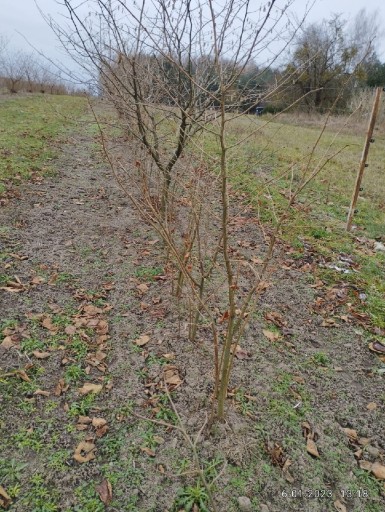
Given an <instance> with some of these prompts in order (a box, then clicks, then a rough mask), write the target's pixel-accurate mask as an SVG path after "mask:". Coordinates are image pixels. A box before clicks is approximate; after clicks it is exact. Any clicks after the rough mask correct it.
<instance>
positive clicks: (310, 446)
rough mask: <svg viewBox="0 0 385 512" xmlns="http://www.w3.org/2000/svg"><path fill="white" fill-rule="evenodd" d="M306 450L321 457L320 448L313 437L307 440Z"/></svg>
mask: <svg viewBox="0 0 385 512" xmlns="http://www.w3.org/2000/svg"><path fill="white" fill-rule="evenodd" d="M306 450H307V452H308V453H310V455H313V456H314V457H319V456H320V455H319V453H318V448H317V445H316V444H315V442H314V441H313V439H308V440H307V441H306Z"/></svg>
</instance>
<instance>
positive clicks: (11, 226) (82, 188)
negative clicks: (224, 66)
mask: <svg viewBox="0 0 385 512" xmlns="http://www.w3.org/2000/svg"><path fill="white" fill-rule="evenodd" d="M97 109H100V112H101V113H102V114H103V112H104V114H103V115H105V117H106V118H108V117H109V116H111V112H110V111H109V110H108V111H107V113H106V110H105V106H104V105H103V104H102V105H100V104H99V105H98V106H97ZM97 111H99V110H97ZM79 120H80V121H81V122H78V121H79ZM268 121H271V122H268ZM345 121H346V120H344V119H342V118H338V119H333V120H332V122H331V126H330V128H327V129H326V130H325V134H324V136H323V137H322V138H321V140H320V142H319V144H318V145H317V147H316V148H315V149H314V151H313V149H312V148H313V147H314V143H315V141H316V140H317V139H318V136H319V133H320V128H321V126H322V119H320V118H319V119H312V120H311V122H310V119H308V118H304V117H302V118H295V117H290V118H289V117H283V118H282V119H277V120H271V118H269V117H261V118H254V117H248V116H244V117H241V118H239V119H238V120H237V121H236V123H235V124H234V127H233V128H232V131H230V132H229V134H228V140H229V141H234V142H235V141H236V139H237V138H239V136H243V137H244V141H243V142H242V143H241V144H240V145H237V146H235V147H234V148H233V149H232V150H231V152H230V165H229V170H230V174H231V187H232V190H231V199H232V201H233V202H234V203H235V205H236V209H237V211H239V212H240V215H243V212H244V211H246V212H247V213H246V215H245V217H242V219H246V220H248V221H252V222H250V223H249V224H242V225H241V228H240V229H239V230H235V232H234V233H233V235H232V236H233V239H232V240H233V244H234V246H235V244H236V242H235V241H239V244H238V245H237V247H238V248H239V247H242V246H245V247H248V246H249V245H250V243H251V242H252V244H251V248H250V249H247V250H248V251H249V253H248V254H249V256H252V257H257V259H258V258H259V257H260V256H261V255H262V253H263V250H264V244H265V241H264V238H263V236H262V234H261V233H262V231H263V230H265V231H266V232H268V231H269V230H270V229H272V227H274V224H275V222H276V219H277V217H278V216H279V214H280V212H282V211H284V209H285V208H286V206H287V196H288V192H289V191H290V189H292V190H293V189H294V188H295V186H296V184H298V183H299V180H300V179H301V175H302V174H303V173H304V172H305V173H306V172H311V171H310V170H311V169H314V168H315V166H316V165H317V164H319V162H324V161H325V159H326V160H327V159H328V158H329V156H330V157H331V158H330V160H329V161H328V163H327V165H326V166H325V168H324V169H323V171H322V173H320V174H319V175H317V177H316V178H315V180H314V181H313V182H312V183H311V184H309V187H308V188H306V189H305V190H304V191H303V193H302V194H301V195H300V196H299V197H298V199H297V201H296V203H295V204H294V206H293V207H292V208H291V209H290V215H289V216H288V218H287V220H286V222H285V224H283V226H282V229H281V232H280V235H279V238H280V240H279V243H278V247H277V254H276V255H275V257H274V259H273V261H272V267H273V269H274V271H273V272H272V275H271V276H269V279H270V277H271V280H272V283H273V286H270V287H268V288H267V290H266V292H265V294H264V295H262V298H261V300H260V302H259V303H258V308H256V310H255V311H252V312H251V314H250V325H249V327H248V329H247V330H246V331H245V335H244V338H243V339H242V340H241V344H242V349H243V350H244V351H245V353H246V354H247V357H246V358H245V359H240V360H235V363H234V365H235V368H234V370H235V371H234V373H233V380H232V383H231V389H230V390H229V397H228V404H227V406H228V407H227V408H228V417H227V421H226V423H224V424H215V425H214V426H213V428H212V430H211V431H210V432H209V433H207V432H205V431H201V427H202V425H203V423H204V416H205V414H204V413H205V411H206V410H208V409H209V402H210V393H211V390H212V381H213V379H212V373H213V372H212V360H211V352H212V346H211V345H210V342H209V341H208V340H207V339H206V334H205V333H204V335H203V336H202V338H201V339H200V342H199V343H196V344H192V343H191V342H190V341H189V340H188V339H187V335H186V334H184V331H183V325H182V326H181V324H183V321H182V322H181V320H180V312H179V310H178V308H177V307H176V306H175V301H174V299H173V298H172V296H171V279H170V278H169V277H168V275H167V273H166V270H165V261H164V257H163V251H162V248H161V247H160V246H161V244H160V243H159V240H158V238H159V236H158V235H157V234H156V233H155V232H154V231H153V230H152V229H151V228H150V227H149V226H148V225H146V224H145V223H144V222H143V221H141V219H140V218H139V217H138V216H137V215H136V214H135V212H133V210H132V208H131V206H130V205H129V204H128V201H127V198H126V197H125V195H124V194H123V193H122V191H121V190H120V189H119V187H118V186H117V184H116V183H115V181H114V180H113V179H112V176H111V170H110V169H109V167H108V165H107V164H106V162H104V161H103V158H102V156H101V151H100V148H99V147H98V146H97V144H98V143H99V137H98V130H97V128H96V127H95V124H93V117H92V115H91V114H90V113H89V112H87V110H86V105H85V100H84V99H81V98H74V97H49V98H46V97H42V96H26V97H20V98H19V97H9V96H7V97H2V98H1V97H0V127H1V128H0V130H1V131H0V151H1V153H2V155H3V159H2V160H1V163H0V172H1V180H2V184H3V192H2V195H3V196H4V197H6V198H7V201H6V202H5V203H4V206H3V207H2V208H1V209H0V216H1V217H0V242H1V249H0V265H1V269H0V287H1V290H0V293H1V301H2V307H1V310H0V312H1V318H0V333H1V338H0V509H1V508H2V507H3V508H7V509H8V510H10V511H11V512H103V511H108V512H182V511H183V512H189V511H193V512H207V511H209V512H211V509H210V506H209V496H208V495H207V492H206V489H205V488H204V487H203V486H202V484H201V481H200V478H199V476H198V474H197V468H196V466H195V465H194V461H193V456H192V451H191V450H190V448H189V445H188V443H186V440H185V438H184V436H183V435H182V434H181V433H180V431H179V430H178V429H177V428H175V427H177V426H178V425H179V423H178V419H177V415H176V412H178V413H179V414H180V416H181V417H182V419H183V421H184V422H185V428H186V430H187V431H188V432H189V435H191V437H192V438H193V439H196V440H197V452H198V454H199V459H200V468H201V470H202V471H203V474H204V476H205V479H206V481H207V482H209V484H210V485H211V491H212V494H213V495H214V500H215V502H216V503H217V509H218V511H220V512H239V511H240V510H250V511H251V512H282V511H283V510H285V511H287V512H298V511H299V510H301V512H302V511H303V512H335V511H338V512H383V511H384V509H385V489H384V476H383V474H382V476H381V473H380V471H379V472H378V473H377V475H379V476H377V477H376V475H375V474H374V470H373V468H376V467H377V469H378V468H380V469H381V468H384V466H383V461H384V458H385V444H384V439H383V432H384V429H383V426H384V421H385V419H384V413H383V411H384V408H385V393H384V386H383V379H384V373H385V366H384V363H385V357H384V355H383V354H381V353H378V354H375V353H374V352H373V351H371V349H370V348H369V347H370V346H372V347H373V343H375V342H379V343H382V344H384V341H385V253H383V252H381V251H376V250H375V248H374V242H375V240H374V238H375V237H376V239H377V241H381V240H382V241H384V237H385V227H384V226H385V219H384V197H385V193H384V192H385V185H384V183H383V181H382V168H381V166H382V161H383V159H384V157H385V145H384V142H385V141H384V138H385V137H384V135H383V132H382V129H381V130H378V131H377V134H376V142H375V144H374V145H373V147H372V149H371V152H370V159H369V163H370V166H369V167H368V169H367V170H366V174H365V180H364V191H363V195H362V197H361V198H360V200H359V205H358V210H359V212H358V214H357V215H356V217H355V224H356V226H357V227H356V229H355V230H354V231H353V232H352V233H351V234H349V233H346V231H345V221H346V214H347V207H348V205H349V201H350V196H351V192H352V188H353V184H354V179H355V173H356V170H357V167H358V162H359V158H360V155H361V150H362V145H363V140H364V134H365V129H366V121H365V120H357V119H356V120H354V119H352V123H353V124H352V125H351V126H346V123H345ZM254 132H255V133H254ZM119 134H120V132H119V131H118V130H116V131H115V132H113V135H118V136H119ZM117 139H118V140H117V144H120V143H121V139H119V137H117ZM203 143H204V147H205V149H206V155H207V158H208V159H212V160H211V161H214V164H215V163H216V158H217V155H218V148H217V145H216V143H215V141H214V140H213V139H212V138H210V137H206V138H205V140H204V141H203ZM98 148H99V149H98ZM35 178H38V179H35ZM18 184H21V186H20V187H17V185H18ZM10 189H12V190H17V191H18V192H19V193H18V195H15V196H10V197H9V198H8V197H7V193H8V190H10ZM250 205H252V206H253V209H252V210H251V209H250ZM254 220H256V222H254ZM234 229H235V228H234ZM248 244H249V245H248ZM159 277H160V278H159ZM158 278H159V279H158ZM277 319H278V321H277ZM266 332H267V333H268V335H266ZM269 336H270V339H269ZM271 338H273V339H274V341H272V340H271ZM167 371H168V372H170V371H171V373H172V377H173V378H174V379H175V378H176V380H177V381H178V380H180V385H178V386H177V387H176V388H175V389H174V390H173V391H172V394H171V397H172V400H173V404H174V405H173V404H172V403H171V401H170V397H169V396H168V395H167V394H166V393H165V390H164V387H163V385H162V384H163V378H164V375H165V372H167ZM179 377H180V379H179ZM174 407H175V408H174ZM151 420H154V421H151ZM159 422H160V423H159ZM162 422H165V423H166V424H164V423H163V424H162ZM198 433H199V435H198ZM310 441H313V442H314V443H315V445H316V448H317V449H318V453H317V452H316V453H315V454H314V446H313V445H312V444H311V443H310V446H311V447H312V446H313V448H312V449H313V453H312V454H311V453H310V452H309V449H308V444H309V442H310ZM239 498H242V499H243V503H245V501H246V503H247V507H248V509H246V508H243V509H241V508H240V503H241V502H242V499H241V500H240V501H239ZM247 500H248V501H247Z"/></svg>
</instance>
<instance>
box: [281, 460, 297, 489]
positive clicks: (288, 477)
mask: <svg viewBox="0 0 385 512" xmlns="http://www.w3.org/2000/svg"><path fill="white" fill-rule="evenodd" d="M291 464H292V462H291V460H290V459H286V461H285V464H284V465H283V468H282V473H283V476H284V477H285V480H286V481H287V482H289V483H291V484H292V483H293V482H294V477H293V476H292V475H291V474H290V472H289V467H290V466H291Z"/></svg>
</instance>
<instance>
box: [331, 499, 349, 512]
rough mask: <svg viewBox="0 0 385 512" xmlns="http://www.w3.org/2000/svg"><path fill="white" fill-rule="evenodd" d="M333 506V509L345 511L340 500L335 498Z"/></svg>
mask: <svg viewBox="0 0 385 512" xmlns="http://www.w3.org/2000/svg"><path fill="white" fill-rule="evenodd" d="M334 506H335V509H336V510H337V511H338V512H347V508H346V507H345V505H344V504H343V503H342V502H341V501H340V500H336V501H335V502H334Z"/></svg>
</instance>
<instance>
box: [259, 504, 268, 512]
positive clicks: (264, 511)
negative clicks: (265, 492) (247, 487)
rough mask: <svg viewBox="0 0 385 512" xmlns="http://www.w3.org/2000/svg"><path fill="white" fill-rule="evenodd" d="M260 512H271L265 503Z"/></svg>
mask: <svg viewBox="0 0 385 512" xmlns="http://www.w3.org/2000/svg"><path fill="white" fill-rule="evenodd" d="M260 512H269V507H268V506H267V505H265V504H264V503H261V508H260Z"/></svg>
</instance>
